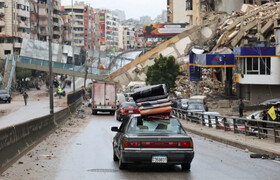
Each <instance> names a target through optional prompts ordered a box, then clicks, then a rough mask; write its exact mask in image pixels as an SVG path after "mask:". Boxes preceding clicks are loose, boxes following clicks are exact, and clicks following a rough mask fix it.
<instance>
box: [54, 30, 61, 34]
mask: <svg viewBox="0 0 280 180" xmlns="http://www.w3.org/2000/svg"><path fill="white" fill-rule="evenodd" d="M53 34H55V35H60V34H61V33H60V31H58V30H54V31H53Z"/></svg>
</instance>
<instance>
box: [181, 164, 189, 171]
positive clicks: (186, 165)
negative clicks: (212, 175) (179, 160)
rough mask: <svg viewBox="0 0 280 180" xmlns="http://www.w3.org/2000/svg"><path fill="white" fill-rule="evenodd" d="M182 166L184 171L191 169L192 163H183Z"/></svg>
mask: <svg viewBox="0 0 280 180" xmlns="http://www.w3.org/2000/svg"><path fill="white" fill-rule="evenodd" d="M181 166H182V171H188V170H190V169H191V163H184V164H181Z"/></svg>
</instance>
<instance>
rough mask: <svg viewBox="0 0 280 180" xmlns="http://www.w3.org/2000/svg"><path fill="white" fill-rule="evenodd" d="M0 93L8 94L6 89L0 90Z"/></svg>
mask: <svg viewBox="0 0 280 180" xmlns="http://www.w3.org/2000/svg"><path fill="white" fill-rule="evenodd" d="M0 94H8V92H7V91H6V90H0Z"/></svg>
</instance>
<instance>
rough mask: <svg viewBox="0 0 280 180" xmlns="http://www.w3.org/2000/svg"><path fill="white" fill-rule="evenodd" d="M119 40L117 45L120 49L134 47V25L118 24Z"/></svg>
mask: <svg viewBox="0 0 280 180" xmlns="http://www.w3.org/2000/svg"><path fill="white" fill-rule="evenodd" d="M118 29H119V42H118V47H119V49H121V50H128V49H134V48H135V46H136V42H135V27H134V26H124V25H120V26H119V28H118Z"/></svg>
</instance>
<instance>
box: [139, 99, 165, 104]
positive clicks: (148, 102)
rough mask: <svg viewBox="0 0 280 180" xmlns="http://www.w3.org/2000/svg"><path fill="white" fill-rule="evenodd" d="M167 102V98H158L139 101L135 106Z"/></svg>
mask: <svg viewBox="0 0 280 180" xmlns="http://www.w3.org/2000/svg"><path fill="white" fill-rule="evenodd" d="M167 102H169V100H168V99H158V100H155V101H145V102H140V103H137V104H136V105H137V106H150V105H153V104H161V103H167Z"/></svg>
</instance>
